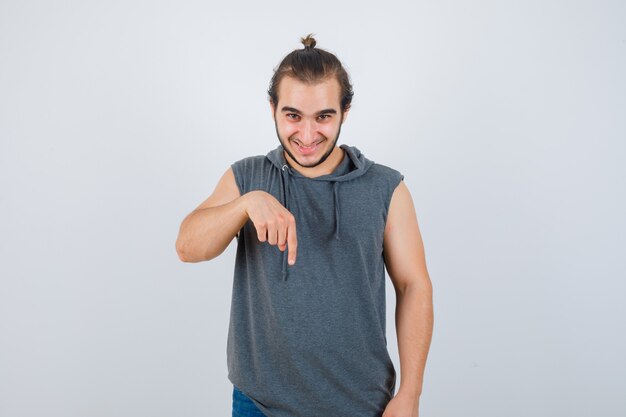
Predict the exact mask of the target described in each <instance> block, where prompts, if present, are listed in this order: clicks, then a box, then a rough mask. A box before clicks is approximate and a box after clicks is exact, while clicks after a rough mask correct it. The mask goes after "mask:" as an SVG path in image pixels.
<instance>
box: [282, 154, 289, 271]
mask: <svg viewBox="0 0 626 417" xmlns="http://www.w3.org/2000/svg"><path fill="white" fill-rule="evenodd" d="M285 169H289V167H288V166H287V164H284V165H283V167H282V173H283V199H284V201H283V206H285V208H286V209H287V210H289V206H288V205H287V201H289V199H288V198H287V197H288V193H289V173H288V172H286V171H285ZM287 250H288V248H285V250H284V251H283V281H287V275H288V274H289V272H288V271H287Z"/></svg>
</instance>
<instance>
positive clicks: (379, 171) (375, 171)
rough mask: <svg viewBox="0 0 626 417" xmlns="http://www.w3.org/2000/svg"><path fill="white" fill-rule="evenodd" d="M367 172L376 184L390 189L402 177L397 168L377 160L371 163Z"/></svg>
mask: <svg viewBox="0 0 626 417" xmlns="http://www.w3.org/2000/svg"><path fill="white" fill-rule="evenodd" d="M367 174H368V175H370V176H371V177H372V178H374V181H375V183H376V184H377V185H379V186H384V187H385V188H388V189H390V190H391V191H393V190H394V189H395V188H396V187H397V186H398V185H399V184H400V182H401V181H402V180H403V179H404V175H403V174H402V173H401V172H400V171H398V170H397V169H395V168H392V167H390V166H388V165H384V164H380V163H377V162H374V163H372V165H371V166H370V167H369V169H368V172H367Z"/></svg>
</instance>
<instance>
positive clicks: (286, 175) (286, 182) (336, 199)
mask: <svg viewBox="0 0 626 417" xmlns="http://www.w3.org/2000/svg"><path fill="white" fill-rule="evenodd" d="M287 169H289V166H288V165H287V164H284V165H283V166H282V168H281V172H282V178H283V206H285V208H286V209H287V210H289V205H288V204H289V203H288V201H289V173H288V172H287V171H286V170H287ZM333 203H334V204H335V239H337V240H339V182H338V181H333ZM287 251H288V247H287V248H285V250H284V251H283V255H282V257H283V268H282V275H283V281H287V275H289V271H288V269H287V258H288V257H287Z"/></svg>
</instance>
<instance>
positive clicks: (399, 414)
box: [382, 392, 420, 417]
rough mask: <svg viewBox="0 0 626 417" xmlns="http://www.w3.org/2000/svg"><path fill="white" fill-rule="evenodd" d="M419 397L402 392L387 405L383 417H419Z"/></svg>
mask: <svg viewBox="0 0 626 417" xmlns="http://www.w3.org/2000/svg"><path fill="white" fill-rule="evenodd" d="M419 404H420V399H419V397H414V396H410V395H404V394H402V393H400V392H398V393H397V394H396V396H395V397H393V398H392V399H391V401H389V403H387V407H386V408H385V412H384V413H383V415H382V417H419V415H418V413H419Z"/></svg>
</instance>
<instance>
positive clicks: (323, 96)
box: [270, 77, 348, 175]
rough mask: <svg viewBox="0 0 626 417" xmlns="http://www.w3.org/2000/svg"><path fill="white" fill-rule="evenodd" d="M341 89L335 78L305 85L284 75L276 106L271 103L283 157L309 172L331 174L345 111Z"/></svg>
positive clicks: (339, 155)
mask: <svg viewBox="0 0 626 417" xmlns="http://www.w3.org/2000/svg"><path fill="white" fill-rule="evenodd" d="M340 94H341V88H340V86H339V82H338V81H337V79H336V78H335V77H330V78H328V79H326V80H324V81H321V82H318V83H316V84H307V83H304V82H302V81H299V80H297V79H295V78H293V77H284V78H283V79H282V80H281V81H280V84H279V86H278V105H277V106H274V104H273V103H272V102H270V106H271V110H272V114H273V117H274V123H275V125H276V134H277V135H278V140H279V141H280V143H281V144H282V145H283V148H284V149H285V153H286V155H285V159H286V160H287V162H288V163H289V164H290V165H292V166H293V167H294V168H297V169H298V171H301V172H306V173H307V174H309V175H313V174H318V173H319V174H323V173H330V172H332V170H333V169H334V168H335V167H336V166H337V165H338V164H339V163H340V162H341V159H342V158H343V150H342V149H341V148H338V147H337V146H336V144H337V140H338V139H339V133H340V131H341V124H342V123H343V120H345V118H346V116H347V114H348V111H347V110H346V111H345V112H343V120H342V113H341V105H340Z"/></svg>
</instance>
